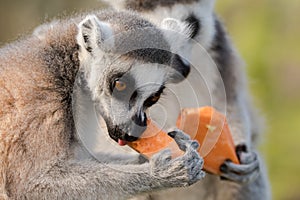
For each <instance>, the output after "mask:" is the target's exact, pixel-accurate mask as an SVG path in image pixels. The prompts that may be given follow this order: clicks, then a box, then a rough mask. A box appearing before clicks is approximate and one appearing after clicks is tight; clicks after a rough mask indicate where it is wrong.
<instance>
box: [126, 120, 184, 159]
mask: <svg viewBox="0 0 300 200" xmlns="http://www.w3.org/2000/svg"><path fill="white" fill-rule="evenodd" d="M128 145H129V146H130V147H131V148H133V149H134V150H136V151H137V152H139V153H141V154H143V155H144V156H146V157H147V158H150V157H151V156H152V155H153V154H155V153H157V152H159V151H161V150H162V149H165V148H169V149H171V152H172V157H177V156H179V155H181V154H183V152H182V151H181V150H180V149H179V148H178V146H177V144H176V142H175V141H174V139H173V138H171V137H170V136H168V134H167V133H166V132H164V131H163V130H161V129H160V128H158V127H157V126H156V125H155V123H154V122H152V121H151V120H148V122H147V129H146V130H145V132H144V133H143V135H142V136H141V138H139V139H138V140H137V141H134V142H130V143H128Z"/></svg>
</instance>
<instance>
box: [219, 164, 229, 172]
mask: <svg viewBox="0 0 300 200" xmlns="http://www.w3.org/2000/svg"><path fill="white" fill-rule="evenodd" d="M220 171H221V172H223V173H227V172H228V167H227V166H226V164H222V165H221V166H220Z"/></svg>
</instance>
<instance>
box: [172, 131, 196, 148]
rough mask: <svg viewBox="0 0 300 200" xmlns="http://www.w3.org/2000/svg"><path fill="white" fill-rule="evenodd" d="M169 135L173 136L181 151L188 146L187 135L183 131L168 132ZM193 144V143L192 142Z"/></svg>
mask: <svg viewBox="0 0 300 200" xmlns="http://www.w3.org/2000/svg"><path fill="white" fill-rule="evenodd" d="M168 134H169V135H170V136H171V137H173V138H174V140H175V142H176V143H177V145H178V147H179V149H181V150H182V151H186V150H187V148H188V147H189V146H190V145H189V144H190V143H191V142H190V140H189V136H187V135H186V134H185V133H183V132H182V131H173V132H170V133H168ZM194 146H195V144H194Z"/></svg>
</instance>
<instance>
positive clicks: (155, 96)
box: [151, 94, 160, 102]
mask: <svg viewBox="0 0 300 200" xmlns="http://www.w3.org/2000/svg"><path fill="white" fill-rule="evenodd" d="M159 98H160V95H159V94H155V95H153V96H152V97H151V101H153V102H157V101H158V100H159Z"/></svg>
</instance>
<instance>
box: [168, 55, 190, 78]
mask: <svg viewBox="0 0 300 200" xmlns="http://www.w3.org/2000/svg"><path fill="white" fill-rule="evenodd" d="M171 66H172V68H173V69H175V70H176V71H177V73H176V74H174V75H173V76H172V77H171V79H172V81H173V82H180V81H182V80H183V79H184V78H186V77H187V76H188V74H189V73H190V70H191V66H190V63H188V62H183V58H181V57H180V56H179V55H177V54H175V55H174V57H173V59H172V64H171Z"/></svg>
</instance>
